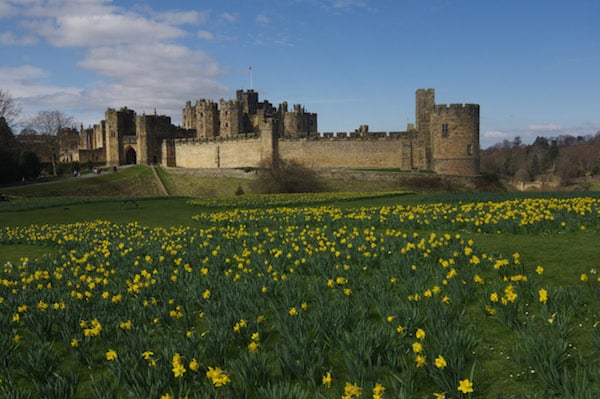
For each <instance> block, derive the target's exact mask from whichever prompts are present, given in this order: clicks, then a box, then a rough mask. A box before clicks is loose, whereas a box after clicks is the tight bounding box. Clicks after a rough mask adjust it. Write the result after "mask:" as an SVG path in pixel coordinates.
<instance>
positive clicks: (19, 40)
mask: <svg viewBox="0 0 600 399" xmlns="http://www.w3.org/2000/svg"><path fill="white" fill-rule="evenodd" d="M37 42H38V39H37V38H36V37H34V36H22V37H17V36H15V35H14V34H13V33H12V32H2V33H0V45H4V46H28V45H32V44H36V43H37Z"/></svg>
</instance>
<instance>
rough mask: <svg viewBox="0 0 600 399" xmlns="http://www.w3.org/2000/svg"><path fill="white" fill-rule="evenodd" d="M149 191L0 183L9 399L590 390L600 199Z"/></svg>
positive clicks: (99, 182) (132, 179)
mask: <svg viewBox="0 0 600 399" xmlns="http://www.w3.org/2000/svg"><path fill="white" fill-rule="evenodd" d="M160 178H161V179H162V181H163V183H164V184H165V186H166V187H167V190H168V191H169V192H170V193H171V194H174V193H177V194H180V195H182V194H183V192H182V190H183V189H182V188H181V187H185V186H190V185H192V184H193V180H192V179H190V178H189V177H186V178H185V179H183V180H180V181H179V182H177V181H175V180H177V179H178V178H177V177H173V176H167V175H165V172H164V171H163V172H160ZM200 182H201V185H202V186H204V187H205V188H204V189H195V188H190V189H189V190H190V191H189V192H190V193H192V192H195V193H197V194H199V193H204V194H203V195H206V196H208V195H209V193H212V194H215V193H216V191H215V190H216V189H214V187H217V186H219V187H223V192H224V193H227V192H229V191H230V190H231V189H232V188H234V187H237V186H238V185H240V184H241V182H240V181H233V182H231V181H230V182H228V183H222V184H221V183H219V182H216V181H212V182H210V185H212V186H211V187H213V188H209V183H207V181H206V180H200ZM176 187H180V188H176ZM124 188H126V189H124ZM155 190H156V189H155V181H154V177H153V175H152V171H151V170H150V169H149V168H144V167H134V168H129V169H126V170H122V171H119V172H118V173H115V174H112V173H106V174H105V175H104V176H99V177H94V178H90V179H86V180H83V179H82V180H81V181H71V180H69V181H61V182H57V183H45V184H39V185H38V184H36V185H34V184H32V185H28V186H25V187H16V188H10V189H3V190H2V192H3V193H7V194H8V195H10V196H11V201H9V202H4V203H0V229H1V231H2V235H0V263H2V264H5V263H6V262H10V264H11V265H12V266H10V267H7V266H5V267H4V269H3V272H2V274H0V282H1V283H0V331H2V332H1V333H0V352H1V353H2V354H0V381H1V382H0V393H1V394H2V395H3V396H5V397H33V398H37V397H65V398H66V397H73V398H83V397H86V398H87V397H96V398H100V397H128V396H129V397H132V396H134V397H141V396H147V397H157V398H158V397H164V398H167V397H185V396H187V397H190V398H196V397H197V398H208V397H211V398H212V397H224V398H237V397H249V398H281V397H289V398H313V397H319V398H339V397H341V396H343V395H346V397H348V398H350V397H357V396H353V395H352V394H351V392H353V390H357V389H359V388H360V389H361V390H362V395H361V397H377V395H379V392H380V390H379V389H380V388H377V387H378V386H379V385H378V384H381V385H380V386H383V387H385V392H384V393H383V397H384V398H392V397H393V398H415V397H416V398H431V397H434V396H433V395H434V393H437V394H440V395H441V394H445V397H446V398H465V397H473V398H475V397H477V398H562V397H577V398H587V397H590V398H591V397H597V395H598V394H600V388H598V387H599V386H600V364H599V361H598V359H600V332H599V331H600V330H599V327H598V326H600V313H599V312H598V309H600V280H598V281H597V274H596V273H597V271H596V270H597V269H598V267H599V266H600V265H599V264H598V263H599V261H598V259H599V255H600V250H598V247H597V245H596V244H597V243H598V242H600V223H598V220H599V216H600V213H598V212H600V211H599V209H600V206H599V205H598V200H597V197H598V194H597V193H591V192H590V193H578V194H574V193H554V194H552V193H535V194H532V193H529V194H522V193H444V194H436V195H422V194H413V193H396V194H393V195H392V194H389V195H384V196H376V197H374V198H366V197H359V195H358V194H356V196H355V197H354V198H353V197H352V196H341V195H337V196H336V194H331V197H330V200H326V201H325V202H323V200H322V198H321V199H319V200H318V202H315V205H314V207H311V202H310V201H311V200H310V196H309V197H307V198H308V199H303V200H302V201H306V202H301V203H298V204H297V205H293V206H287V205H284V203H283V202H278V201H282V198H275V197H269V196H265V197H264V199H260V198H261V197H259V201H258V203H261V204H262V206H261V207H260V208H257V209H252V208H248V207H244V205H243V204H244V198H247V199H250V198H251V197H245V196H241V197H239V199H238V198H236V200H238V202H232V203H238V204H239V205H235V206H233V205H232V206H231V207H229V208H227V207H223V206H224V204H226V201H225V200H223V201H221V204H220V205H221V206H218V207H215V206H214V205H211V204H213V203H214V202H211V201H206V202H203V201H202V199H200V200H196V201H194V202H193V203H192V202H190V201H189V198H188V197H157V195H158V194H157V191H155ZM203 190H207V191H203ZM372 191H377V190H376V187H373V190H372ZM382 191H383V190H382ZM61 192H64V193H66V195H65V196H60V194H61ZM136 192H137V194H138V195H135V193H136ZM98 193H101V194H98ZM131 198H135V199H136V201H137V203H132V202H126V203H123V202H122V201H123V199H131ZM315 198H317V197H315ZM315 201H316V200H315ZM218 202H219V201H217V205H219V204H218ZM248 203H250V202H248ZM256 203H257V201H256V199H252V204H256ZM253 206H256V205H253ZM30 226H34V227H30ZM23 258H27V259H28V261H27V262H26V263H23ZM539 266H541V268H543V271H542V270H541V269H540V268H539ZM542 290H543V291H545V293H544V294H543V295H547V299H544V300H542V299H543V298H542V292H541V291H542ZM494 295H497V296H498V299H497V301H496V300H494V299H493V296H494ZM247 298H252V300H251V301H248V299H247ZM93 320H96V322H97V323H98V324H99V325H101V327H98V326H97V325H96V324H94V323H95V322H93ZM322 327H325V328H322ZM419 330H423V334H424V335H423V336H421V335H419V334H421V333H419V332H418V331H419ZM96 333H98V335H95V334H96ZM415 343H418V344H419V345H418V346H415ZM311 348H312V349H311ZM111 351H113V352H111ZM150 352H152V355H150V354H148V353H150ZM144 354H146V355H144ZM442 355H443V358H442V359H443V360H444V362H442V360H440V357H441V356H442ZM152 362H155V363H152ZM421 362H422V363H421ZM445 362H447V364H445ZM40 365H43V367H41V368H40V367H39V366H40ZM442 366H443V367H442ZM182 370H183V371H182ZM221 371H222V373H221ZM329 376H331V382H330V383H328V380H329ZM219 381H220V382H219ZM461 381H462V382H461ZM470 383H472V384H473V388H474V389H473V391H472V392H469V389H468V384H470ZM460 387H463V390H459V388H460ZM28 395H29V396H28ZM440 397H441V396H440Z"/></svg>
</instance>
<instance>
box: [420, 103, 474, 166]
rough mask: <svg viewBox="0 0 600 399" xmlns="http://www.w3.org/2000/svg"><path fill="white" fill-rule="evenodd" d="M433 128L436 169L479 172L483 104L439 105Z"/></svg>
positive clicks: (433, 153) (433, 156) (434, 111)
mask: <svg viewBox="0 0 600 399" xmlns="http://www.w3.org/2000/svg"><path fill="white" fill-rule="evenodd" d="M430 128H431V129H432V131H431V137H432V144H431V147H432V162H433V168H432V169H433V170H435V171H436V172H437V173H440V174H455V175H467V176H468V175H476V174H478V173H479V105H476V104H465V105H463V104H450V105H449V106H448V105H436V106H435V108H434V110H433V112H432V113H431V115H430Z"/></svg>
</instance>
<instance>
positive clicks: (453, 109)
mask: <svg viewBox="0 0 600 399" xmlns="http://www.w3.org/2000/svg"><path fill="white" fill-rule="evenodd" d="M415 108H416V110H415V114H416V120H415V124H409V125H408V126H407V129H406V130H405V131H395V132H389V133H387V132H369V130H368V126H361V127H360V128H359V129H357V130H356V131H355V132H351V133H342V132H337V133H333V132H326V133H322V134H321V133H318V131H317V115H316V114H314V113H308V112H306V111H305V110H304V107H302V106H301V105H294V106H293V107H292V109H291V110H288V104H287V103H286V102H283V103H281V104H280V105H279V106H278V107H277V108H275V107H274V106H273V105H272V104H271V103H269V102H268V101H266V100H265V101H263V102H259V98H258V93H257V92H255V91H253V90H247V91H242V90H238V91H237V93H236V98H235V99H234V100H220V101H219V103H218V104H217V103H215V102H213V101H211V100H207V99H201V100H198V101H196V103H195V104H193V105H192V103H191V101H187V102H186V104H185V107H184V108H183V126H182V127H177V126H174V125H173V124H172V123H171V118H170V117H168V116H165V115H156V113H154V114H153V115H146V114H142V115H136V113H135V112H134V111H133V110H130V109H127V108H122V109H120V110H115V109H112V108H109V109H107V110H106V115H105V119H104V120H103V121H101V122H100V123H99V124H96V125H94V126H93V127H90V128H87V129H84V128H83V127H82V128H81V131H80V132H79V146H78V148H70V149H68V150H67V149H65V151H63V154H62V158H63V159H69V160H72V161H75V160H76V161H79V162H95V163H106V164H107V165H109V166H118V165H123V164H136V163H143V164H161V165H164V166H178V167H183V168H244V167H259V166H265V165H268V164H273V163H274V162H275V161H277V160H278V159H285V160H294V161H296V162H298V163H300V164H302V165H304V166H306V167H309V168H365V169H368V168H394V169H399V170H404V171H432V172H435V173H438V174H445V175H460V176H474V175H477V174H479V105H477V104H450V105H443V104H436V103H435V90H434V89H418V90H417V92H416V107H415Z"/></svg>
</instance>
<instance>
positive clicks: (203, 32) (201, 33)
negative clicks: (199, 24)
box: [198, 30, 215, 42]
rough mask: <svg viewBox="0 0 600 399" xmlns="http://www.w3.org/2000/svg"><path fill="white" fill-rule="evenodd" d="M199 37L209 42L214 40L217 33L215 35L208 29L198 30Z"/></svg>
mask: <svg viewBox="0 0 600 399" xmlns="http://www.w3.org/2000/svg"><path fill="white" fill-rule="evenodd" d="M198 37H199V38H200V39H204V40H206V41H208V42H212V41H213V40H215V35H213V34H212V33H211V32H209V31H207V30H200V31H198Z"/></svg>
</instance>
